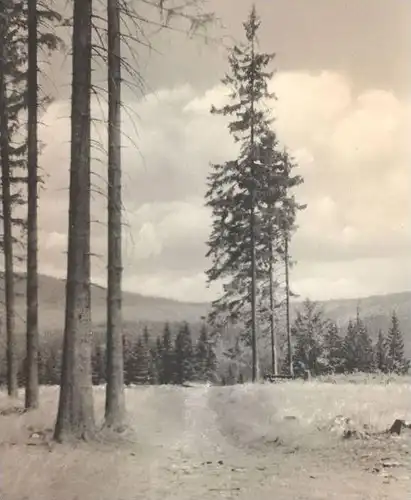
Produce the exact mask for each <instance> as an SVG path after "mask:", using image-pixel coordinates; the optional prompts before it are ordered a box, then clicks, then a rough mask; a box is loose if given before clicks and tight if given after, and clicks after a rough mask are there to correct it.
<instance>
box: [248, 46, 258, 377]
mask: <svg viewBox="0 0 411 500" xmlns="http://www.w3.org/2000/svg"><path fill="white" fill-rule="evenodd" d="M254 58H255V55H254V38H253V39H252V54H251V59H252V62H251V64H252V71H253V76H252V78H253V80H252V86H253V89H252V98H251V110H250V111H251V120H252V121H251V130H250V143H251V144H250V147H251V154H252V159H251V161H252V166H251V177H252V179H251V182H252V187H251V210H250V232H251V234H250V236H251V238H250V239H251V350H252V372H251V378H252V381H253V382H256V381H257V379H258V353H257V265H256V241H255V240H256V238H255V236H256V234H255V230H256V227H255V225H256V220H255V198H256V192H255V185H254V180H255V165H256V161H257V160H258V156H259V155H258V154H256V153H257V151H256V144H255V131H254V117H255V109H254Z"/></svg>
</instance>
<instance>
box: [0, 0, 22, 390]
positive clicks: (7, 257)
mask: <svg viewBox="0 0 411 500" xmlns="http://www.w3.org/2000/svg"><path fill="white" fill-rule="evenodd" d="M7 33H8V12H7V5H6V2H3V1H2V2H0V160H1V182H2V208H3V253H4V271H5V272H4V287H5V303H6V330H7V390H8V394H9V396H11V397H17V392H18V384H17V357H16V338H15V337H16V335H15V305H14V302H15V301H14V272H13V233H12V220H11V218H12V206H11V204H12V198H11V181H10V177H11V172H10V149H9V121H8V113H7V82H6V74H7V63H8V54H7V39H8V37H7Z"/></svg>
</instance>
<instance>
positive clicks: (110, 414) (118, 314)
mask: <svg viewBox="0 0 411 500" xmlns="http://www.w3.org/2000/svg"><path fill="white" fill-rule="evenodd" d="M107 23H108V242H107V243H108V276H107V385H106V411H105V425H106V426H107V427H111V428H114V429H117V430H120V429H121V428H122V427H123V425H124V417H125V398H124V360H123V331H122V327H123V325H122V307H121V306H122V297H121V293H122V286H121V284H122V271H123V268H122V255H121V248H122V245H121V243H122V241H121V240H122V227H121V210H122V201H121V52H120V49H121V43H120V7H119V3H118V0H108V2H107Z"/></svg>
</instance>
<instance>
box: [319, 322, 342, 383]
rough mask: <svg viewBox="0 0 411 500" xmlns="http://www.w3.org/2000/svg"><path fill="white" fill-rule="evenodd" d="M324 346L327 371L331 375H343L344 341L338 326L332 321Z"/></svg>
mask: <svg viewBox="0 0 411 500" xmlns="http://www.w3.org/2000/svg"><path fill="white" fill-rule="evenodd" d="M323 345H324V358H325V361H326V370H327V371H329V372H331V373H342V372H343V371H344V355H343V339H342V338H341V336H340V334H339V331H338V327H337V325H336V324H335V323H334V322H332V321H331V322H330V323H329V325H328V328H327V331H326V333H325V337H324V344H323Z"/></svg>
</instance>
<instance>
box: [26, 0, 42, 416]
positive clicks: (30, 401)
mask: <svg viewBox="0 0 411 500" xmlns="http://www.w3.org/2000/svg"><path fill="white" fill-rule="evenodd" d="M27 14H28V15H27V20H28V72H27V101H28V135H27V141H28V158H27V169H28V182H27V191H28V196H27V198H28V203H27V205H28V206H27V324H26V328H27V331H26V333H27V355H26V401H25V406H26V408H37V406H38V400H39V380H38V349H39V331H38V276H37V171H38V169H37V160H38V146H37V0H30V1H29V2H28V13H27Z"/></svg>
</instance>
